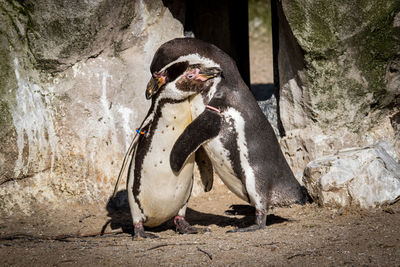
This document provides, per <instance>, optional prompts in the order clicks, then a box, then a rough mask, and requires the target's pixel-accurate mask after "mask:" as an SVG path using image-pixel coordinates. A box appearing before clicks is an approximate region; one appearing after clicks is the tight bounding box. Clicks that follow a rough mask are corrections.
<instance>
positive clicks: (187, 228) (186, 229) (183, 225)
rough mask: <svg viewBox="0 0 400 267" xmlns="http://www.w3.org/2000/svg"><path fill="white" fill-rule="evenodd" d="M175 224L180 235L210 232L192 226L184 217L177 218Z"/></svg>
mask: <svg viewBox="0 0 400 267" xmlns="http://www.w3.org/2000/svg"><path fill="white" fill-rule="evenodd" d="M174 223H175V226H176V231H177V232H178V233H180V234H200V233H206V232H210V230H209V229H207V228H205V229H202V228H196V227H193V226H191V225H190V224H189V223H188V222H187V221H186V220H185V218H184V217H182V216H175V218H174Z"/></svg>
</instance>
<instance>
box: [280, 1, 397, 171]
mask: <svg viewBox="0 0 400 267" xmlns="http://www.w3.org/2000/svg"><path fill="white" fill-rule="evenodd" d="M275 2H276V3H277V6H278V7H277V13H278V20H279V50H278V55H277V57H278V66H277V67H278V69H279V83H280V94H279V107H280V111H279V112H280V120H281V123H282V128H283V129H282V132H283V133H284V137H283V138H282V140H281V144H282V147H283V148H284V150H285V154H286V156H287V159H288V161H289V162H290V164H291V166H292V167H293V169H294V170H295V172H301V171H302V170H303V169H304V167H305V166H306V164H307V163H308V162H309V161H310V160H313V159H316V158H319V157H321V156H323V155H327V154H329V153H332V152H334V151H335V150H340V149H342V148H346V147H347V148H348V147H354V146H359V147H362V146H366V145H368V144H372V143H375V142H377V141H378V140H382V139H383V140H386V141H388V142H390V143H392V144H393V145H395V147H396V149H397V151H398V153H399V152H400V140H399V134H396V131H397V132H398V130H397V129H396V127H395V125H394V124H395V123H393V121H394V120H393V118H394V117H395V116H396V114H398V113H399V110H400V102H399V99H400V85H399V81H400V69H399V66H400V65H399V62H400V34H399V31H400V23H399V21H400V2H399V1H398V0H365V1H334V2H331V1H320V0H293V1H288V0H281V1H278V0H276V1H275ZM391 122H392V123H391Z"/></svg>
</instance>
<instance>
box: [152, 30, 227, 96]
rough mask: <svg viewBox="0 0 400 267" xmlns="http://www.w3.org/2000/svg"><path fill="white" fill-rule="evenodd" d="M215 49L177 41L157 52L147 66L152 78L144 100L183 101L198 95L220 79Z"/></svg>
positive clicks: (167, 44)
mask: <svg viewBox="0 0 400 267" xmlns="http://www.w3.org/2000/svg"><path fill="white" fill-rule="evenodd" d="M221 55H222V51H220V50H219V49H218V48H217V47H215V46H213V45H210V44H208V43H205V42H203V41H200V40H197V39H194V38H178V39H174V40H171V41H169V42H166V43H164V44H163V45H161V46H160V48H158V50H157V51H156V53H155V55H154V57H153V61H152V63H151V66H150V71H151V74H152V77H151V79H150V81H149V83H148V85H147V89H146V98H147V99H150V98H153V97H154V96H156V95H157V96H160V97H168V98H173V99H184V98H186V97H189V96H191V95H193V94H196V93H199V92H201V91H202V90H203V89H204V88H207V87H208V86H210V84H212V83H213V82H214V81H216V79H218V78H220V77H221V76H222V67H221V66H220V64H219V63H217V62H218V60H216V59H218V57H220V56H221Z"/></svg>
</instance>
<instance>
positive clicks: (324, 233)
mask: <svg viewBox="0 0 400 267" xmlns="http://www.w3.org/2000/svg"><path fill="white" fill-rule="evenodd" d="M232 204H236V205H238V206H237V207H236V208H235V209H232V208H230V206H231V205H232ZM189 207H190V208H189V210H188V213H187V220H188V221H189V222H190V223H192V224H194V225H195V226H197V227H200V228H208V229H210V230H211V232H210V233H205V234H198V235H180V234H177V233H176V232H175V231H174V226H173V223H172V222H171V221H170V222H168V223H166V224H165V225H163V226H161V227H159V228H157V229H152V230H151V232H153V233H154V234H156V235H158V236H159V238H158V239H148V240H145V239H142V240H132V236H131V233H132V226H131V221H130V218H129V212H128V210H127V209H122V210H119V211H117V212H114V213H111V214H109V215H108V216H107V215H106V214H105V213H104V209H102V208H101V209H98V208H96V207H88V209H87V210H85V211H82V210H80V211H79V212H78V211H75V213H71V212H67V211H66V212H65V214H60V213H57V214H54V216H53V221H48V219H45V218H48V217H46V216H44V217H42V218H44V219H40V218H39V217H38V218H37V219H35V220H33V221H32V219H29V218H26V220H25V221H24V220H18V221H14V222H12V221H8V222H4V223H3V224H0V231H1V234H0V266H77V265H79V266H96V265H97V266H117V265H122V266H155V265H160V266H164V265H188V266H200V265H201V266H210V265H213V266H226V265H232V266H256V265H257V266H259V265H263V266H264V265H273V266H282V265H285V266H305V265H311V264H314V265H317V266H336V265H351V266H362V265H368V266H400V231H399V230H398V225H399V222H400V203H397V204H394V205H392V206H388V207H384V208H379V209H374V210H372V211H368V212H367V211H362V210H355V209H352V210H340V209H339V210H338V209H329V208H321V207H318V206H317V205H316V204H307V205H305V206H297V205H296V206H293V207H291V208H279V209H274V210H272V211H271V214H270V215H269V216H268V222H267V224H268V226H267V227H266V228H265V229H264V230H260V231H256V232H249V233H226V231H227V230H229V229H234V228H237V227H244V226H247V225H250V224H252V222H253V220H254V217H253V216H252V215H253V210H252V208H251V207H250V206H247V205H245V203H244V202H243V201H241V200H240V199H238V198H237V197H236V196H234V195H233V194H232V193H230V192H229V191H228V190H227V189H226V188H225V187H224V186H223V185H217V186H216V188H214V189H213V190H212V191H211V192H210V193H202V194H200V195H199V196H198V197H194V198H192V199H191V200H190V203H189ZM72 208H73V207H72ZM102 210H103V211H102ZM227 210H230V211H231V213H232V211H236V213H238V214H236V215H230V214H228V213H226V211H227ZM243 214H247V215H243ZM55 218H57V220H58V223H55V222H54V219H55ZM110 220H111V223H107V222H109V221H110ZM102 228H104V230H105V232H106V233H109V234H105V235H102V236H101V235H99V236H95V237H68V236H67V235H63V234H72V235H75V236H78V235H88V234H89V235H90V234H93V233H96V232H101V229H102ZM111 228H114V231H116V232H114V233H110V232H111ZM122 229H123V231H121V230H122Z"/></svg>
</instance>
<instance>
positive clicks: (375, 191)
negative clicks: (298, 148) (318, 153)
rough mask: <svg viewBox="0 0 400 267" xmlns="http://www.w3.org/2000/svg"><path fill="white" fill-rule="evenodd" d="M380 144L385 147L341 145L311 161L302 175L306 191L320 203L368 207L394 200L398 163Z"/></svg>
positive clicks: (398, 192) (399, 193) (399, 184)
mask: <svg viewBox="0 0 400 267" xmlns="http://www.w3.org/2000/svg"><path fill="white" fill-rule="evenodd" d="M383 146H385V147H389V145H388V144H387V143H383V145H382V143H381V144H376V145H374V146H369V147H364V148H352V149H345V150H341V151H338V152H337V153H336V154H335V155H330V156H325V157H322V158H319V159H317V160H314V161H311V162H310V163H309V164H308V165H307V167H306V168H305V170H304V175H303V182H304V185H305V187H306V188H307V190H308V193H309V194H310V196H311V197H312V198H313V199H314V201H316V202H317V203H318V204H320V205H322V206H336V207H347V206H358V207H361V208H371V207H377V206H381V205H384V204H391V203H393V202H395V201H397V200H398V199H399V198H400V165H399V163H397V162H396V160H394V159H393V158H392V157H391V156H390V155H389V153H388V152H387V151H386V150H385V149H384V148H383ZM391 149H393V148H392V147H391ZM392 153H393V151H392Z"/></svg>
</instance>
